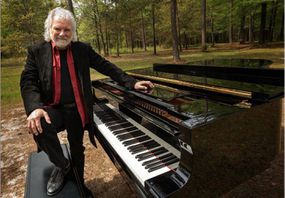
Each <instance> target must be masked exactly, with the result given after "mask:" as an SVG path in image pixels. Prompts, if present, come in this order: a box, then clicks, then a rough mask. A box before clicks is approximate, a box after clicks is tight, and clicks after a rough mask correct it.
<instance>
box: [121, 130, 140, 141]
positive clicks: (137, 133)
mask: <svg viewBox="0 0 285 198" xmlns="http://www.w3.org/2000/svg"><path fill="white" fill-rule="evenodd" d="M142 135H144V133H143V132H142V131H140V130H136V131H133V132H130V133H127V134H123V135H118V136H117V138H118V140H120V141H124V140H127V139H130V138H135V137H139V136H142Z"/></svg>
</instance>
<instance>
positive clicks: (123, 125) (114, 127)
mask: <svg viewBox="0 0 285 198" xmlns="http://www.w3.org/2000/svg"><path fill="white" fill-rule="evenodd" d="M130 126H133V125H132V124H131V123H129V122H127V123H124V124H118V125H116V126H111V127H108V129H110V131H115V130H118V129H123V128H127V127H130Z"/></svg>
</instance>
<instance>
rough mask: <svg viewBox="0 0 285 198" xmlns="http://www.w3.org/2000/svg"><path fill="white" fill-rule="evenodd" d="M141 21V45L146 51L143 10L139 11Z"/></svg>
mask: <svg viewBox="0 0 285 198" xmlns="http://www.w3.org/2000/svg"><path fill="white" fill-rule="evenodd" d="M141 17H142V18H141V21H142V47H143V48H144V51H145V52H146V36H145V24H144V17H143V10H142V11H141Z"/></svg>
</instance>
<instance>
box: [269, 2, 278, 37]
mask: <svg viewBox="0 0 285 198" xmlns="http://www.w3.org/2000/svg"><path fill="white" fill-rule="evenodd" d="M277 8H278V1H277V0H275V1H273V2H272V8H271V15H270V20H269V28H268V30H269V33H268V41H270V42H272V41H273V33H274V27H275V19H276V13H277Z"/></svg>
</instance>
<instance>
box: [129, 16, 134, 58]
mask: <svg viewBox="0 0 285 198" xmlns="http://www.w3.org/2000/svg"><path fill="white" fill-rule="evenodd" d="M129 25H130V36H131V48H132V54H133V53H134V37H133V24H132V16H131V14H130V15H129Z"/></svg>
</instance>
